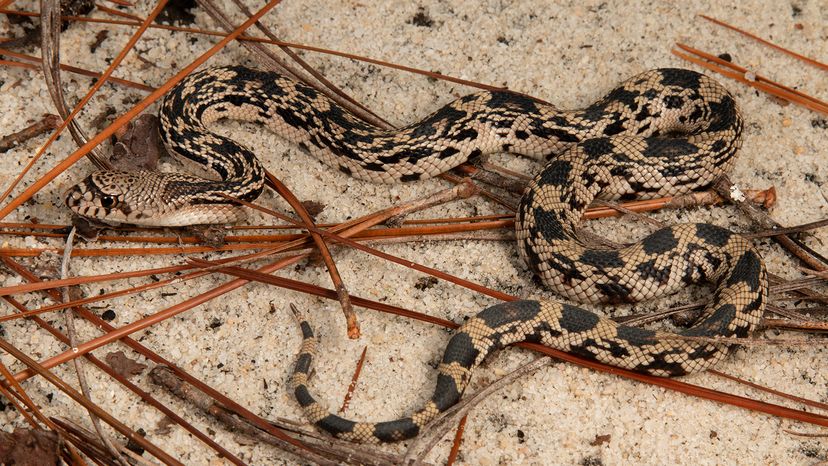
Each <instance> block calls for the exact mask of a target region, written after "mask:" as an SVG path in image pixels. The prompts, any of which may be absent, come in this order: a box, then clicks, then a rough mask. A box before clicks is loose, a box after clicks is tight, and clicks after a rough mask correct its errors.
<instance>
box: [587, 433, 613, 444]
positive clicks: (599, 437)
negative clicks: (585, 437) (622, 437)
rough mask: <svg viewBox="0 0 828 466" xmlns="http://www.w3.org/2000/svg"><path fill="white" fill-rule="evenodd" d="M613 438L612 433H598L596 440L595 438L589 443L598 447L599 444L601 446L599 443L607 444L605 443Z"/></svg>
mask: <svg viewBox="0 0 828 466" xmlns="http://www.w3.org/2000/svg"><path fill="white" fill-rule="evenodd" d="M611 439H612V435H610V434H606V435H596V436H595V440H593V441H591V442H589V444H590V445H592V446H593V447H597V446H599V445H603V444H605V443H609V441H610V440H611Z"/></svg>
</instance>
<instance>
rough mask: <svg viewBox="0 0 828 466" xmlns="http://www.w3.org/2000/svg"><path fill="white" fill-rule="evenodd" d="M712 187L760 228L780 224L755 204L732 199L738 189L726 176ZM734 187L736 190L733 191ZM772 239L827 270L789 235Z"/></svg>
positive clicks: (814, 267) (819, 267) (789, 250)
mask: <svg viewBox="0 0 828 466" xmlns="http://www.w3.org/2000/svg"><path fill="white" fill-rule="evenodd" d="M712 187H713V190H714V191H716V192H717V193H718V194H719V195H720V196H722V197H723V198H725V199H729V200H730V201H731V202H733V203H734V204H735V205H736V206H737V207H738V208H739V210H741V211H742V213H744V214H745V215H747V216H748V217H749V218H750V219H751V220H753V221H754V222H755V223H757V224H758V225H759V226H760V227H761V228H764V229H772V228H777V227H780V226H781V225H779V224H778V223H776V222H775V221H774V220H773V219H772V218H770V217H769V216H768V215H767V214H765V213H764V212H762V211H760V210H759V209H758V208H757V207H756V206H754V205H753V204H751V203H748V202H745V199H734V193H735V192H736V191H738V189H737V188H736V187H735V185H734V184H733V182H732V181H730V179H729V178H728V177H727V176H723V177H721V178H720V179H719V180H718V181H717V182H716V183H714V184H713V186H712ZM734 189H735V190H736V191H734ZM773 239H774V241H776V242H777V243H779V244H780V245H781V246H782V247H783V248H785V249H786V250H788V252H790V253H791V254H793V255H794V256H796V257H798V258H799V259H800V260H801V261H803V262H805V263H806V264H808V266H809V267H811V268H813V269H815V270H820V271H821V270H828V263H826V261H825V259H824V258H822V257H820V256H819V255H817V254H815V253H814V252H813V251H809V250H807V249H805V248H803V245H802V244H798V243H797V242H796V241H795V240H793V239H791V238H790V237H789V236H787V235H779V236H774V237H773Z"/></svg>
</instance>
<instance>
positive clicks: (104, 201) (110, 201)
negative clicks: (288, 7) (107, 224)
mask: <svg viewBox="0 0 828 466" xmlns="http://www.w3.org/2000/svg"><path fill="white" fill-rule="evenodd" d="M101 205H102V206H104V207H106V208H107V209H108V208H110V207H112V206H114V205H115V198H114V197H112V196H104V197H102V198H101Z"/></svg>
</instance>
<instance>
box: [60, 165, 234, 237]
mask: <svg viewBox="0 0 828 466" xmlns="http://www.w3.org/2000/svg"><path fill="white" fill-rule="evenodd" d="M211 183H212V182H210V181H207V180H204V179H202V178H196V177H191V176H188V175H183V174H175V173H159V172H151V171H135V172H116V171H106V172H97V173H93V174H91V175H89V176H88V177H86V178H85V179H84V180H83V181H81V182H80V183H78V184H76V185H74V186H72V187H71V188H69V189H68V190H67V191H66V193H64V195H63V202H64V203H65V204H66V205H67V206H68V207H69V208H70V209H72V211H73V212H75V213H76V214H78V215H80V216H82V217H86V218H89V219H93V220H97V221H99V222H103V223H107V224H123V223H127V224H131V225H141V226H151V227H177V226H185V225H199V224H214V223H235V222H238V221H240V220H242V219H244V218H245V213H244V209H243V208H242V207H241V206H239V205H235V204H232V203H228V202H227V201H226V200H225V199H223V198H220V197H219V198H217V199H216V196H211V195H210V193H209V192H204V191H197V190H196V188H198V187H199V186H200V187H202V188H209V187H210V185H211ZM186 188H189V189H186ZM208 191H209V190H208ZM197 196H200V197H199V198H198V199H194V198H195V197H197Z"/></svg>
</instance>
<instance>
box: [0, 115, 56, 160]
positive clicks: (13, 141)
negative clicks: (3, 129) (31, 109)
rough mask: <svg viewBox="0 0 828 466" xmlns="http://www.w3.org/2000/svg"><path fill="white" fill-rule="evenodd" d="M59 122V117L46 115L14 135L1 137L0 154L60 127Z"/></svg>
mask: <svg viewBox="0 0 828 466" xmlns="http://www.w3.org/2000/svg"><path fill="white" fill-rule="evenodd" d="M60 121H61V120H60V117H59V116H57V115H46V116H44V117H43V118H42V119H40V120H39V121H37V122H35V123H33V124H31V125H29V126H27V127H25V128H23V129H21V130H20V131H18V132H16V133H12V134H9V135H8V136H3V138H2V139H0V154H2V153H3V152H6V151H8V150H9V149H11V148H12V147H15V146H17V145H19V144H22V143H24V142H26V141H28V140H29V139H32V138H34V137H37V136H40V135H41V134H43V133H48V132H49V131H51V130H53V129H55V128H57V127H58V126H60Z"/></svg>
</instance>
